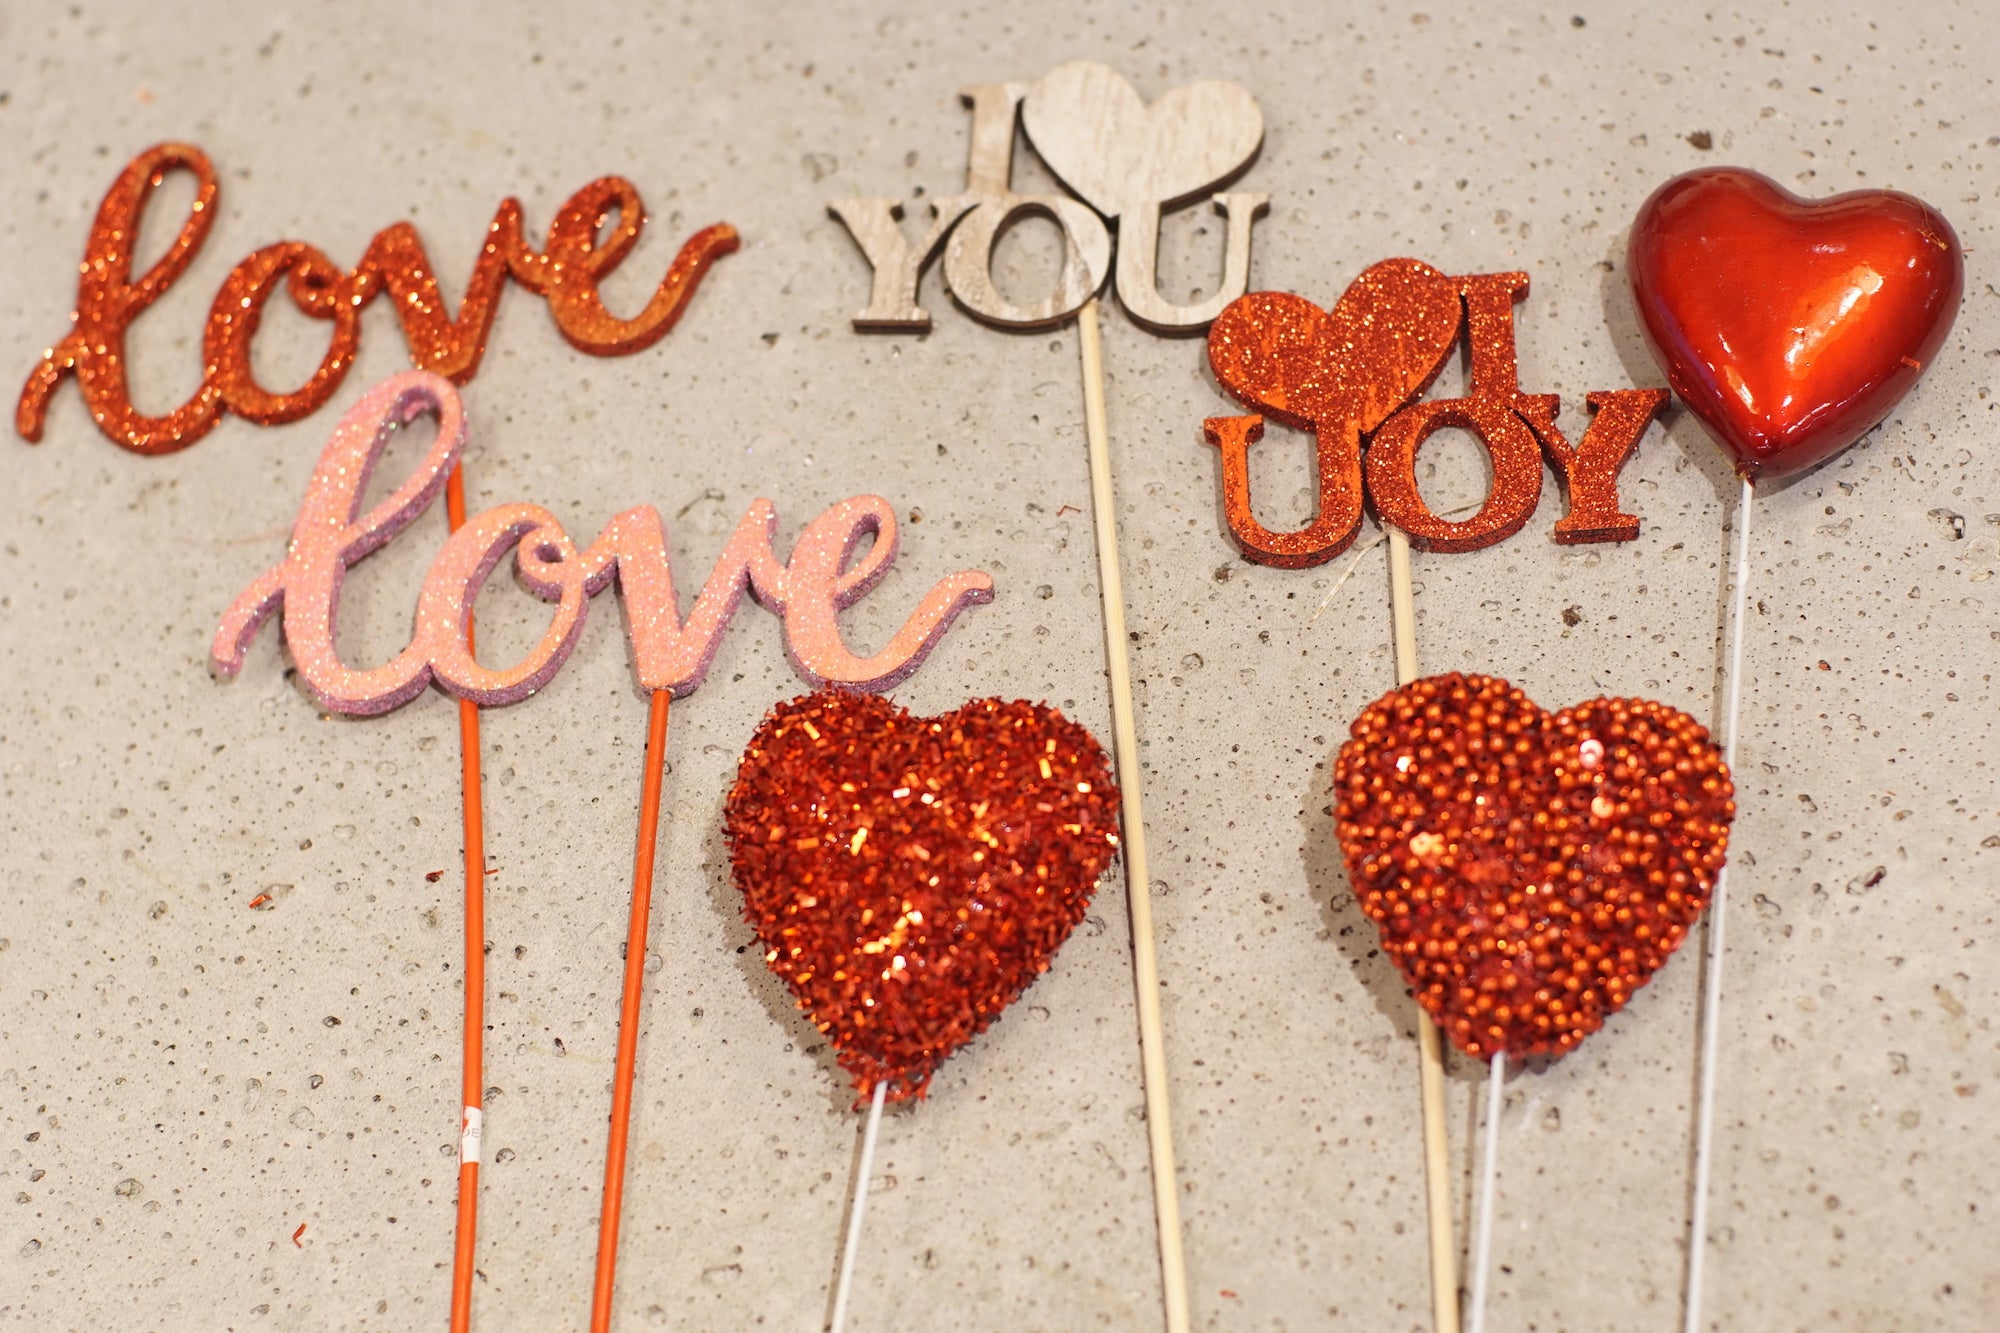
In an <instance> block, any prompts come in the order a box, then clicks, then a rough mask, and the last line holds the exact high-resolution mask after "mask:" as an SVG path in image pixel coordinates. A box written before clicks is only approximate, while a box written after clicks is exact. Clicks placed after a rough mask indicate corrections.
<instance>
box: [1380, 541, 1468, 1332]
mask: <svg viewBox="0 0 2000 1333" xmlns="http://www.w3.org/2000/svg"><path fill="white" fill-rule="evenodd" d="M1389 614H1390V625H1391V629H1392V632H1393V634H1394V636H1395V640H1396V684H1397V686H1398V687H1399V688H1400V687H1402V686H1405V685H1409V684H1411V683H1413V682H1414V681H1415V680H1416V679H1417V612H1416V596H1415V587H1414V583H1413V581H1412V579H1411V578H1410V538H1409V534H1408V533H1406V532H1404V531H1403V530H1402V529H1401V528H1398V527H1394V526H1391V527H1390V528H1389ZM1417 1090H1418V1096H1419V1099H1420V1102H1421V1105H1422V1107H1423V1136H1424V1213H1425V1219H1426V1223H1427V1225H1426V1232H1427V1234H1428V1236H1429V1238H1430V1252H1431V1324H1432V1327H1433V1328H1434V1329H1435V1331H1436V1333H1458V1327H1459V1325H1458V1241H1457V1239H1456V1238H1455V1237H1454V1236H1453V1235H1452V1231H1451V1192H1452V1186H1453V1184H1454V1183H1455V1182H1454V1179H1453V1177H1452V1174H1451V1140H1450V1138H1449V1135H1448V1132H1447V1130H1446V1127H1445V1116H1446V1114H1447V1112H1446V1108H1445V1102H1444V1042H1443V1041H1442V1040H1441V1039H1440V1037H1439V1035H1438V1029H1437V1024H1436V1023H1434V1022H1433V1021H1431V1016H1430V1015H1429V1014H1428V1013H1426V1012H1424V1010H1423V1008H1422V1006H1418V1008H1417Z"/></svg>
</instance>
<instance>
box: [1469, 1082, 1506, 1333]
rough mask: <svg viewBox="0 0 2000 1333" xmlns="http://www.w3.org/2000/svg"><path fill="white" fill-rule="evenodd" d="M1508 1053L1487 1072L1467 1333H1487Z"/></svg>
mask: <svg viewBox="0 0 2000 1333" xmlns="http://www.w3.org/2000/svg"><path fill="white" fill-rule="evenodd" d="M1506 1083H1507V1052H1505V1051H1498V1052H1495V1053H1494V1056H1493V1063H1492V1064H1491V1065H1489V1066H1488V1067H1487V1072H1486V1131H1485V1134H1484V1138H1485V1139H1486V1156H1485V1160H1483V1161H1482V1162H1481V1163H1480V1164H1479V1218H1478V1220H1477V1222H1475V1223H1474V1230H1473V1233H1472V1295H1471V1299H1470V1300H1468V1301H1467V1303H1466V1305H1467V1313H1466V1320H1465V1327H1466V1333H1485V1330H1486V1278H1487V1275H1488V1273H1489V1272H1490V1271H1491V1269H1492V1266H1493V1200H1494V1196H1495V1194H1496V1193H1497V1192H1498V1191H1497V1190H1496V1188H1495V1186H1496V1183H1497V1182H1498V1181H1499V1179H1500V1105H1501V1101H1502V1099H1503V1097H1504V1096H1505V1092H1506Z"/></svg>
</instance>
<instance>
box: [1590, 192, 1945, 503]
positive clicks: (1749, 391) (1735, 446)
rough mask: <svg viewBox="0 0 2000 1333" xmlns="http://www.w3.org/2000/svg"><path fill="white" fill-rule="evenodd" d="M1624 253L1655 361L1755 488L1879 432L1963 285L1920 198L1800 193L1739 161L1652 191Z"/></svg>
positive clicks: (1929, 353)
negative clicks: (1825, 196) (1762, 481)
mask: <svg viewBox="0 0 2000 1333" xmlns="http://www.w3.org/2000/svg"><path fill="white" fill-rule="evenodd" d="M1628 249H1629V253H1628V259H1629V262H1628V264H1627V266H1626V267H1627V270H1628V272H1629V273H1630V276H1631V282H1632V295H1633V299H1634V301H1635V302H1636V303H1637V305H1638V308H1639V317H1640V320H1639V322H1640V325H1641V327H1642V328H1643V329H1644V330H1645V334H1646V341H1647V343H1648V344H1649V345H1650V347H1651V349H1652V352H1653V358H1654V360H1656V361H1658V362H1659V364H1660V367H1661V369H1663V370H1665V371H1666V373H1667V380H1668V382H1669V383H1671V384H1672V385H1673V389H1674V392H1675V393H1676V394H1678V395H1679V396H1680V399H1681V401H1682V402H1684V403H1686V404H1687V405H1688V407H1689V409H1690V410H1692V411H1693V412H1694V414H1695V415H1696V416H1697V417H1699V418H1700V419H1701V421H1702V424H1703V425H1705V426H1707V427H1708V430H1709V433H1710V434H1711V435H1713V436H1714V437H1715V440H1716V442H1717V443H1718V444H1720V445H1721V446H1722V447H1723V449H1724V450H1726V451H1727V452H1728V453H1729V455H1730V457H1731V458H1733V459H1734V460H1735V464H1736V470H1737V471H1738V472H1739V473H1741V474H1742V475H1744V476H1746V477H1749V478H1752V479H1753V480H1754V479H1755V478H1757V477H1760V476H1771V477H1779V476H1785V475H1788V474H1791V473H1795V472H1802V471H1804V470H1805V469H1807V468H1809V467H1812V466H1813V465H1814V464H1817V463H1820V462H1823V461H1825V460H1826V459H1828V458H1830V457H1832V456H1833V455H1834V454H1836V453H1839V452H1840V451H1841V450H1842V449H1845V448H1846V447H1847V446H1848V445H1850V444H1852V443H1854V441H1855V440H1857V439H1859V438H1860V437H1861V436H1863V435H1865V434H1866V433H1867V432H1868V431H1869V430H1870V429H1871V428H1872V427H1874V425H1875V424H1876V423H1877V422H1879V421H1880V420H1881V419H1882V418H1883V417H1884V416H1886V415H1887V414H1888V412H1889V410H1890V409H1891V408H1892V407H1894V406H1895V405H1896V403H1897V402H1898V401H1900V400H1901V398H1902V397H1903V395H1904V394H1906V393H1908V392H1909V391H1910V389H1911V388H1912V386H1914V385H1915V384H1916V382H1917V378H1918V377H1919V376H1920V375H1922V374H1923V370H1924V367H1925V366H1926V365H1928V364H1929V363H1930V361H1931V358H1932V357H1933V356H1935V355H1936V354H1937V350H1938V348H1939V347H1940V346H1941V345H1942V344H1943V342H1944V339H1945V335H1946V334H1947V333H1949V332H1950V331H1951V325H1952V320H1953V319H1954V318H1955V317H1956V316H1957V313H1958V306H1959V300H1960V297H1961V295H1962V294H1963V292H1964V288H1965V261H1964V258H1963V255H1962V252H1961V250H1960V248H1959V243H1958V237H1957V235H1956V234H1954V233H1953V231H1952V229H1951V224H1950V223H1948V222H1946V221H1945V220H1944V218H1943V217H1942V216H1941V215H1940V214H1939V213H1938V212H1937V210H1935V209H1933V208H1931V207H1930V206H1929V205H1928V204H1926V203H1924V202H1923V201H1922V200H1920V199H1913V198H1911V197H1910V196H1909V195H1906V194H1898V193H1896V192H1895V191H1892V190H1857V191H1854V192H1852V193H1849V194H1840V195H1835V196H1833V197H1832V198H1830V199H1819V200H1805V199H1801V198H1799V197H1798V196H1797V195H1794V194H1792V193H1790V192H1789V191H1787V190H1784V189H1782V188H1781V187H1779V186H1778V185H1777V184H1776V183H1774V182H1772V181H1770V180H1768V179H1766V178H1765V177H1763V176H1760V175H1758V174H1757V173H1755V172H1752V171H1743V170H1740V169H1738V168H1735V167H1712V168H1707V169H1704V170H1701V171H1691V172H1689V173H1687V174H1686V175H1684V176H1678V177H1676V178H1674V179H1673V180H1671V181H1668V182H1667V183H1666V184H1665V185H1663V186H1661V187H1660V188H1659V189H1658V190H1656V191H1655V192H1654V193H1653V196H1652V197H1651V198H1650V199H1648V200H1647V201H1646V202H1645V204H1644V205H1643V206H1642V207H1641V208H1640V210H1639V215H1638V217H1637V218H1636V219H1635V220H1634V221H1633V224H1632V239H1631V242H1630V245H1629V247H1628Z"/></svg>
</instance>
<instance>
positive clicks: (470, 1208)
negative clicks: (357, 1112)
mask: <svg viewBox="0 0 2000 1333" xmlns="http://www.w3.org/2000/svg"><path fill="white" fill-rule="evenodd" d="M463 474H464V469H463V468H453V469H452V472H451V476H450V477H449V478H448V479H447V480H446V481H445V491H444V503H445V513H446V515H447V516H448V517H449V519H450V523H451V530H452V531H453V532H457V531H458V530H459V528H460V527H461V526H463V525H464V523H465V481H464V475H463ZM465 646H466V651H467V652H468V653H469V652H471V650H472V616H471V614H470V613H469V612H468V613H467V615H466V618H465ZM458 747H459V782H460V788H461V792H462V799H463V803H464V807H465V1056H464V1080H465V1081H464V1090H463V1099H464V1106H465V1109H464V1111H463V1112H462V1117H463V1118H462V1119H461V1120H460V1121H459V1140H458V1243H457V1246H456V1249H455V1250H454V1252H453V1255H452V1264H451V1329H452V1333H466V1330H467V1329H468V1328H470V1327H471V1324H472V1261H473V1247H474V1243H475V1240H476V1237H477V1232H478V1224H479V1140H480V1131H481V1129H482V1126H481V1124H480V1120H481V1118H482V1116H483V1114H484V1113H483V1111H482V1110H481V1105H482V1099H483V1097H484V1093H485V1086H484V1085H485V1078H486V1069H485V1044H486V1040H485V1039H486V821H485V814H484V803H485V796H484V791H483V788H482V787H481V785H480V780H479V705H478V704H475V703H472V702H471V701H469V700H466V699H460V700H459V701H458Z"/></svg>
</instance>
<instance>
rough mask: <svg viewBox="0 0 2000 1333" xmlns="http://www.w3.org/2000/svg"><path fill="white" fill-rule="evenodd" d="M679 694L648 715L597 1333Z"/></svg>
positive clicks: (620, 1197) (657, 701) (666, 695)
mask: <svg viewBox="0 0 2000 1333" xmlns="http://www.w3.org/2000/svg"><path fill="white" fill-rule="evenodd" d="M672 701H673V691H671V690H654V691H653V702H652V707H651V709H650V710H649V711H648V713H647V716H646V756H645V776H644V777H643V779H642V780H641V783H640V791H639V839H638V844H637V846H635V847H634V848H633V851H632V916H631V920H630V922H629V923H628V924H627V926H626V930H625V994H624V999H623V1000H622V1001H621V1002H620V1004H619V1007H618V1063H617V1066H616V1069H615V1071H614V1073H613V1074H612V1082H611V1135H610V1139H609V1141H608V1142H607V1143H606V1145H605V1148H604V1206H603V1208H602V1209H601V1210H600V1212H599V1213H598V1218H597V1280H596V1284H595V1287H594V1289H593V1290H592V1292H591V1298H590V1329H591V1333H606V1330H608V1329H609V1328H610V1327H611V1298H612V1288H613V1284H614V1281H615V1279H616V1277H617V1272H618V1221H619V1214H620V1212H621V1210H622V1208H623V1206H624V1202H625V1139H626V1132H627V1131H628V1130H629V1129H630V1127H631V1123H632V1076H633V1073H634V1070H635V1068H636V1066H637V1064H638V1060H639V1004H640V1001H641V999H643V998H644V995H645V987H646V933H647V929H648V925H649V922H650V918H651V916H652V906H653V852H654V848H655V846H656V845H657V843H658V842H659V836H660V787H661V785H662V779H663V775H664V774H665V772H666V767H667V713H668V711H669V708H670V706H671V704H672Z"/></svg>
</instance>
